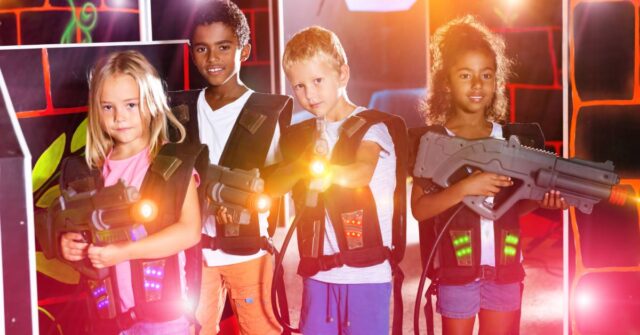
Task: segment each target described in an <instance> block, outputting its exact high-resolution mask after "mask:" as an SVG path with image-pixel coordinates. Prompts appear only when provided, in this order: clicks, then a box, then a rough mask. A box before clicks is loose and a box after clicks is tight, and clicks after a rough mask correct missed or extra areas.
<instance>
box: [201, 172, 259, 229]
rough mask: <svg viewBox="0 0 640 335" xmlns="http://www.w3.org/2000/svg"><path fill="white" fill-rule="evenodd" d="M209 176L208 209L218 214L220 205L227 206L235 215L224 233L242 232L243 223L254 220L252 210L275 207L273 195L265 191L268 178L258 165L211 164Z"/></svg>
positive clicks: (209, 211) (231, 213)
mask: <svg viewBox="0 0 640 335" xmlns="http://www.w3.org/2000/svg"><path fill="white" fill-rule="evenodd" d="M207 179H208V180H207V186H206V187H207V188H206V192H207V196H208V198H209V206H208V209H207V213H208V214H209V215H215V214H216V213H217V211H218V209H219V208H220V207H225V208H226V209H227V214H229V215H231V218H232V222H230V223H227V224H226V225H225V231H224V236H227V237H232V236H238V235H239V234H240V225H248V224H249V222H250V221H251V213H253V212H258V213H263V212H266V211H267V210H269V208H270V207H271V199H270V198H269V197H268V196H267V195H266V194H264V193H263V192H264V180H262V178H260V171H259V170H258V169H252V170H248V171H247V170H242V169H230V168H227V167H224V166H218V165H214V164H210V165H209V170H208V171H207Z"/></svg>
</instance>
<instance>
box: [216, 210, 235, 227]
mask: <svg viewBox="0 0 640 335" xmlns="http://www.w3.org/2000/svg"><path fill="white" fill-rule="evenodd" d="M215 214H216V222H219V223H221V224H224V225H226V224H231V223H233V216H232V215H231V214H229V211H228V210H227V207H224V206H220V207H218V210H217V211H216V213H215Z"/></svg>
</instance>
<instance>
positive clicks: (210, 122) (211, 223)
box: [198, 90, 280, 266]
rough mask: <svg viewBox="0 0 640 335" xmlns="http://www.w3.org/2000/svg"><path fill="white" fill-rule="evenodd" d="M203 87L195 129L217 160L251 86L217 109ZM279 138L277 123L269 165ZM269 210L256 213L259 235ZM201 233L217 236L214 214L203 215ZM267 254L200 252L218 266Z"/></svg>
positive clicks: (263, 231)
mask: <svg viewBox="0 0 640 335" xmlns="http://www.w3.org/2000/svg"><path fill="white" fill-rule="evenodd" d="M204 92H205V90H202V91H201V92H200V95H199V96H198V133H199V134H200V142H202V143H203V144H206V145H207V146H208V147H209V162H210V163H211V164H218V162H219V161H220V157H221V156H222V152H223V151H224V147H225V146H226V144H227V140H228V139H229V136H230V135H231V130H233V127H234V125H235V123H236V120H237V119H238V116H239V115H240V112H241V111H242V108H243V107H244V105H245V103H246V102H247V100H249V97H250V96H251V94H252V93H253V91H252V90H248V91H247V92H245V93H244V94H243V95H242V96H240V97H239V98H238V99H236V100H235V101H233V102H231V103H229V104H227V105H225V106H223V107H221V108H219V109H216V110H215V111H214V110H213V109H211V107H210V106H209V104H208V103H207V100H206V99H205V96H204ZM279 140H280V125H279V124H278V125H277V126H276V129H275V131H274V134H273V138H272V140H271V146H270V147H269V152H268V153H267V158H266V160H265V165H271V164H273V163H275V162H276V161H277V160H278V159H279V155H280V154H279V152H278V141H279ZM268 216H269V213H260V214H258V219H259V222H260V235H261V236H268V233H267V227H268V225H269V224H268V222H267V217H268ZM202 233H203V234H206V235H209V236H216V225H215V216H213V215H212V216H209V217H207V218H206V219H205V221H204V224H203V226H202ZM265 254H266V251H264V250H260V251H258V252H257V253H255V254H253V255H249V256H239V255H231V254H227V253H225V252H223V251H222V250H211V249H203V250H202V255H203V257H204V260H205V262H207V266H221V265H230V264H237V263H242V262H246V261H250V260H252V259H256V258H258V257H261V256H263V255H265Z"/></svg>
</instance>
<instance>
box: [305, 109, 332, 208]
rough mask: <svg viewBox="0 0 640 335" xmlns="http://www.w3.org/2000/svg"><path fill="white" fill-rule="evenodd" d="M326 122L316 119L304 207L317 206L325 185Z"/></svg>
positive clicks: (326, 159) (322, 119) (327, 149)
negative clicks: (309, 178)
mask: <svg viewBox="0 0 640 335" xmlns="http://www.w3.org/2000/svg"><path fill="white" fill-rule="evenodd" d="M326 129H327V125H326V120H325V119H324V118H323V117H319V118H316V138H315V140H314V142H313V152H312V154H311V161H310V162H309V174H310V175H311V180H310V181H309V188H308V191H307V198H306V201H305V205H306V206H307V207H316V206H317V205H318V193H321V192H322V191H323V190H324V184H325V183H326V180H325V179H326V176H327V173H328V172H327V169H328V163H329V162H328V161H329V141H328V140H327V135H326Z"/></svg>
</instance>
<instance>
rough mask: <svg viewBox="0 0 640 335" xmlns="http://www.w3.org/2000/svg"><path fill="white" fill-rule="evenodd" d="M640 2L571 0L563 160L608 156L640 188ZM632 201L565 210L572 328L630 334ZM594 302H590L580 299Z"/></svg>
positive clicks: (636, 247)
mask: <svg viewBox="0 0 640 335" xmlns="http://www.w3.org/2000/svg"><path fill="white" fill-rule="evenodd" d="M639 8H640V1H638V0H633V1H631V0H630V1H611V0H610V1H594V0H591V1H587V0H570V1H569V13H568V14H569V21H568V23H569V24H568V27H569V66H570V67H569V90H570V106H569V139H568V140H569V142H568V143H569V157H570V158H583V159H588V160H592V161H597V162H604V161H606V160H610V161H612V162H614V164H615V166H616V172H617V173H618V174H619V176H620V178H621V183H622V184H626V185H629V189H632V190H634V191H635V193H637V192H638V190H639V189H638V188H639V187H640V155H638V146H639V145H640V132H639V131H640V114H638V113H639V112H640V83H639V79H640V76H639V66H640V51H639V46H638V31H639V29H640V26H639V14H638V10H639ZM638 221H639V219H638V210H637V205H636V204H635V202H632V203H631V204H630V205H629V206H625V207H615V206H612V205H609V204H606V203H600V204H598V205H596V206H595V207H594V211H593V213H592V214H591V215H585V214H583V213H580V212H579V211H577V210H575V209H573V208H572V209H571V210H570V223H571V231H572V239H573V246H575V249H572V250H571V251H572V252H574V253H572V254H571V262H570V269H569V270H570V274H571V277H570V278H571V282H570V286H571V287H570V298H571V299H570V310H569V313H570V315H569V316H570V328H571V330H572V332H573V333H574V334H591V333H606V334H622V333H634V332H637V331H639V330H640V329H639V328H640V327H639V326H638V325H637V324H636V323H638V322H637V321H633V320H635V319H636V317H637V313H638V312H639V309H638V307H635V304H633V303H630V302H631V301H632V300H637V299H638V297H639V296H640V290H639V289H638V283H639V282H640V266H639V265H640V252H639V251H640V237H639V236H640V230H639V228H638ZM585 299H586V300H588V301H592V302H593V304H591V305H589V304H586V303H584V302H585V301H586V300H585Z"/></svg>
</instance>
